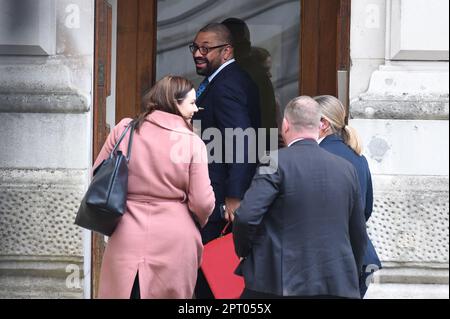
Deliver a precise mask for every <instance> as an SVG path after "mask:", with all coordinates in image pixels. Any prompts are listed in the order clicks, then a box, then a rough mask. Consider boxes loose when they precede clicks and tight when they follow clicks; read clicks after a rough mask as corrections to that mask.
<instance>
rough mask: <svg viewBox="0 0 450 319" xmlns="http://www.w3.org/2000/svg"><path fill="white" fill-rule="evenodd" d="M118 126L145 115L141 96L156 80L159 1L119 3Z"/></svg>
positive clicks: (135, 0)
mask: <svg viewBox="0 0 450 319" xmlns="http://www.w3.org/2000/svg"><path fill="white" fill-rule="evenodd" d="M117 12H118V13H117V79H116V92H117V93H116V123H118V122H119V121H120V120H121V119H123V118H124V117H135V116H136V115H137V114H138V113H140V112H141V102H140V101H141V96H142V94H143V93H144V92H145V91H146V90H147V89H149V88H150V87H151V86H152V84H153V83H154V81H155V54H156V48H155V47H156V31H155V30H156V19H155V14H156V13H155V12H156V1H153V0H119V1H118V8H117Z"/></svg>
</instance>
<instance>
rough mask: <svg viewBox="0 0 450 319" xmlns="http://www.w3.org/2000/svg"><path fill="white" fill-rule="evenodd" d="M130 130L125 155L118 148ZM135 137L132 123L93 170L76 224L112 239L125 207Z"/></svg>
mask: <svg viewBox="0 0 450 319" xmlns="http://www.w3.org/2000/svg"><path fill="white" fill-rule="evenodd" d="M128 131H130V141H129V143H128V150H127V156H124V155H123V154H122V152H121V151H117V148H118V146H119V144H120V142H122V140H123V138H124V137H125V135H126V134H127V132H128ZM133 135H134V122H131V123H130V124H128V126H127V127H126V128H125V130H124V131H123V133H122V135H121V136H120V138H119V140H118V141H117V143H116V145H114V148H113V150H112V151H111V154H110V155H109V157H108V158H107V159H106V160H104V161H103V162H102V163H101V164H100V165H99V166H97V168H95V170H94V173H93V177H92V181H91V184H90V185H89V188H88V190H87V191H86V194H85V195H84V197H83V200H82V201H81V204H80V208H79V209H78V213H77V217H76V219H75V224H77V225H78V226H81V227H83V228H86V229H89V230H93V231H96V232H98V233H101V234H103V235H107V236H111V234H112V233H113V232H114V229H115V228H116V226H117V224H118V223H119V221H120V219H121V217H122V215H123V213H124V212H125V208H126V201H127V192H128V162H129V160H130V156H131V145H132V142H133Z"/></svg>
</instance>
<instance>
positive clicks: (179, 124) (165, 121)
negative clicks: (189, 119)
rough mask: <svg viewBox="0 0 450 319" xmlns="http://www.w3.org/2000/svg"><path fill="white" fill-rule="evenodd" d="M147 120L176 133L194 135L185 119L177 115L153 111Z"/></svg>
mask: <svg viewBox="0 0 450 319" xmlns="http://www.w3.org/2000/svg"><path fill="white" fill-rule="evenodd" d="M145 120H146V121H148V122H150V123H153V124H155V125H157V126H159V127H162V128H165V129H167V130H169V131H175V132H179V133H183V134H189V135H193V134H194V132H192V131H191V130H190V128H189V126H188V125H187V124H186V122H185V121H184V119H183V118H182V117H181V116H179V115H176V114H171V113H167V112H163V111H153V112H152V113H150V114H149V115H147V117H146V118H145Z"/></svg>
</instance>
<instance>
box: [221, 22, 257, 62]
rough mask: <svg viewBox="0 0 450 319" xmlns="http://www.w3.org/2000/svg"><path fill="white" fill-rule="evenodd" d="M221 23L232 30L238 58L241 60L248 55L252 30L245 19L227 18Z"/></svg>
mask: <svg viewBox="0 0 450 319" xmlns="http://www.w3.org/2000/svg"><path fill="white" fill-rule="evenodd" d="M221 23H222V24H223V25H225V26H226V27H227V28H228V30H230V33H231V36H232V37H233V43H234V53H235V56H236V59H237V60H239V59H242V58H246V57H248V55H249V54H250V48H251V41H250V30H249V29H248V26H247V24H246V23H245V21H244V20H241V19H238V18H227V19H225V20H223V21H222V22H221Z"/></svg>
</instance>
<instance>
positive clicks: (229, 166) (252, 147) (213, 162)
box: [190, 23, 260, 298]
mask: <svg viewBox="0 0 450 319" xmlns="http://www.w3.org/2000/svg"><path fill="white" fill-rule="evenodd" d="M190 50H191V52H192V55H193V58H194V62H195V67H196V70H197V73H198V74H200V75H203V76H205V79H204V80H203V82H202V83H201V84H200V87H199V89H198V90H197V93H198V96H197V101H196V104H197V106H198V107H199V109H200V110H201V111H199V112H198V113H197V114H196V115H195V116H194V118H193V120H194V127H195V126H197V125H198V124H199V122H200V125H201V134H202V138H203V140H204V142H205V143H206V145H207V148H208V151H209V154H208V155H209V156H210V161H209V162H210V164H209V177H210V179H211V183H212V187H213V190H214V194H215V196H216V207H215V209H214V211H213V213H212V215H211V216H210V218H209V222H208V224H207V225H206V226H205V227H204V228H203V229H202V230H201V234H202V239H203V242H204V243H207V242H209V241H211V240H212V239H215V238H217V237H218V236H219V235H220V232H221V230H222V229H223V227H224V226H225V222H226V221H225V219H229V218H230V216H231V215H232V214H233V213H234V211H235V210H236V209H237V208H238V207H239V204H240V201H241V199H242V198H243V197H244V194H245V191H246V190H247V189H248V187H249V186H250V182H251V180H252V178H253V176H254V173H255V170H256V157H257V150H256V141H257V134H256V132H257V128H258V127H260V111H259V94H258V88H257V87H256V85H255V83H254V82H253V81H252V80H251V78H250V77H249V75H248V74H247V73H246V72H245V71H243V70H242V69H241V68H240V67H239V65H238V64H237V63H236V62H235V60H234V49H233V39H232V37H231V35H230V32H229V30H228V29H227V28H226V26H224V25H222V24H220V23H213V24H209V25H207V26H205V27H203V28H202V29H201V30H200V31H199V32H198V33H197V35H196V37H195V39H194V42H193V43H192V44H191V45H190ZM233 130H237V131H235V132H236V133H239V130H240V131H241V132H243V131H245V132H246V133H248V134H249V135H248V136H245V137H243V139H242V140H241V142H242V144H241V143H239V142H238V139H239V138H240V137H236V136H234V135H232V134H230V133H231V132H232V131H233ZM244 135H245V134H241V137H242V136H244ZM239 146H240V147H239ZM251 155H253V156H251ZM238 159H239V160H238ZM223 205H225V214H224V215H225V216H224V218H225V219H224V218H222V217H221V213H220V207H221V206H223ZM200 277H201V274H200ZM199 280H202V279H201V278H200V279H199ZM196 297H198V298H206V297H207V296H205V295H204V294H203V293H202V292H199V291H198V290H196Z"/></svg>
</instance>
